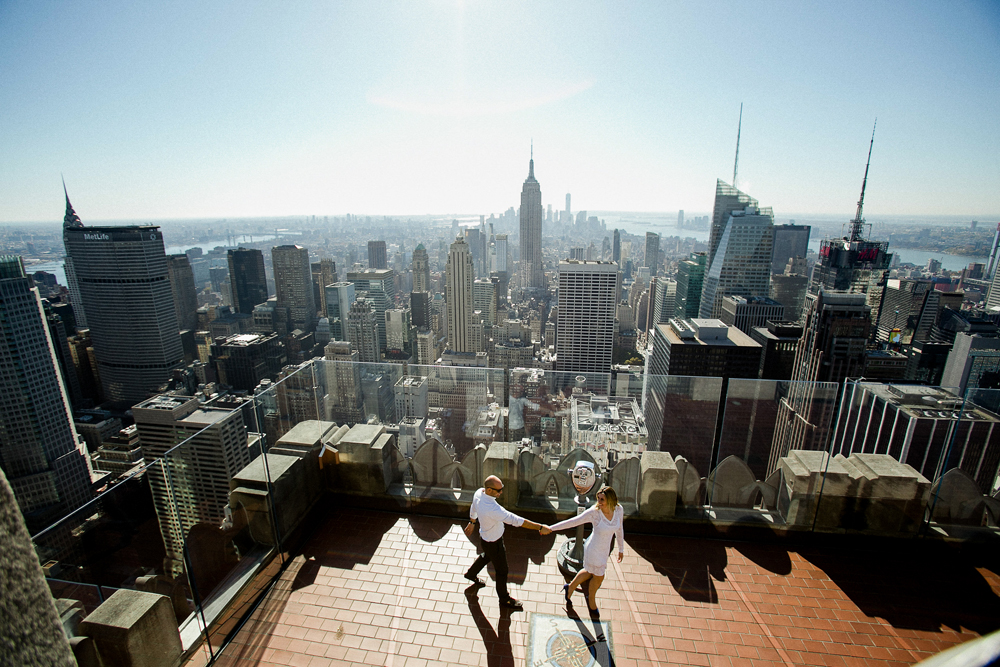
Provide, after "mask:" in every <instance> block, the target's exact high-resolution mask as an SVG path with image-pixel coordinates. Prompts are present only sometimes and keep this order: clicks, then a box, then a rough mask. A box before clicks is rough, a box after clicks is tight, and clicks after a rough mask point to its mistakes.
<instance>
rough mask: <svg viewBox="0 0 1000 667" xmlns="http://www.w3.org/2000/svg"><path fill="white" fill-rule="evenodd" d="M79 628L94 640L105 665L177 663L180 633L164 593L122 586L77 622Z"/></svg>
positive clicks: (129, 666) (132, 666) (158, 666)
mask: <svg viewBox="0 0 1000 667" xmlns="http://www.w3.org/2000/svg"><path fill="white" fill-rule="evenodd" d="M78 631H79V632H80V634H81V635H83V636H85V637H90V638H91V639H93V640H94V642H95V643H96V644H97V650H98V652H99V653H100V655H101V659H102V660H103V662H104V664H106V665H115V666H116V667H176V665H179V664H180V662H181V653H182V651H183V650H182V648H181V637H180V634H179V633H178V632H177V623H176V620H175V619H174V612H173V608H172V607H171V605H170V599H169V598H167V596H165V595H157V594H156V593H146V592H143V591H132V590H127V589H121V590H117V591H115V593H114V595H112V596H111V597H110V598H108V599H107V600H105V601H104V603H103V604H101V606H99V607H98V608H97V609H95V610H94V612H93V613H92V614H91V615H90V616H88V617H87V618H85V619H84V620H83V621H81V622H80V626H79V629H78Z"/></svg>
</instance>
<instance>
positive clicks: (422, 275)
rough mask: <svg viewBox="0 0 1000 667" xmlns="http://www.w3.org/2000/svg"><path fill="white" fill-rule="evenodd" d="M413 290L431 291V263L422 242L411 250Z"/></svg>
mask: <svg viewBox="0 0 1000 667" xmlns="http://www.w3.org/2000/svg"><path fill="white" fill-rule="evenodd" d="M413 291H414V292H430V291H431V263H430V260H429V259H428V257H427V249H426V248H424V244H423V243H420V244H418V245H417V247H416V248H414V250H413Z"/></svg>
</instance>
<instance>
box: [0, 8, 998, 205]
mask: <svg viewBox="0 0 1000 667" xmlns="http://www.w3.org/2000/svg"><path fill="white" fill-rule="evenodd" d="M998 101H1000V3H998V2H994V1H984V2H961V1H949V2H938V1H935V2H895V1H894V2H868V1H865V2H839V1H838V2H832V3H831V2H823V3H807V2H726V3H715V2H683V3H668V2H665V1H657V2H650V3H633V2H629V3H620V2H613V3H595V2H565V3H563V2H530V3H529V2H476V1H472V0H467V1H465V2H461V1H457V2H456V1H454V0H452V1H450V2H445V1H429V2H419V1H407V2H398V3H373V2H356V3H355V2H334V1H332V0H331V1H329V2H316V3H307V2H245V1H244V2H232V3H226V2H203V1H201V2H121V3H117V2H97V1H89V0H88V1H85V2H36V1H29V2H12V1H11V0H0V221H35V220H38V221H41V220H58V219H60V218H61V216H62V201H61V199H62V191H61V185H60V182H59V174H60V172H61V173H64V174H65V176H66V182H67V184H68V186H69V188H70V197H71V198H72V200H73V203H74V205H75V207H76V209H77V211H78V212H79V214H80V215H81V217H82V218H83V219H84V221H85V223H86V221H88V220H116V219H122V220H156V219H165V218H183V217H229V218H232V217H239V216H257V215H290V214H305V215H308V214H315V215H336V214H341V213H346V212H350V213H369V214H405V213H414V214H419V213H447V212H462V213H486V214H488V213H499V212H502V211H503V210H505V209H506V208H507V207H510V206H517V205H518V204H519V195H520V189H521V183H522V182H523V180H524V178H525V176H526V175H527V167H528V151H529V142H530V141H531V140H532V138H533V139H534V146H535V174H536V176H537V177H538V180H539V181H540V183H541V186H542V196H543V203H544V204H552V206H553V208H555V209H561V208H563V206H564V201H565V194H566V193H567V192H571V193H572V194H573V208H574V210H577V209H588V210H631V211H675V210H677V209H678V208H683V209H685V210H687V211H706V210H710V209H711V205H712V198H713V196H714V191H715V179H716V178H722V179H724V180H726V181H730V180H731V179H732V172H733V154H734V151H735V140H736V124H737V118H738V115H739V108H740V103H741V102H743V103H744V111H743V137H742V143H741V147H740V169H739V175H740V178H739V186H740V187H741V189H744V190H746V191H748V192H750V194H752V195H753V196H755V197H757V198H758V199H759V200H760V202H761V203H762V204H763V205H770V206H773V207H774V209H775V213H776V214H777V215H779V216H780V215H784V214H793V213H830V214H841V215H848V216H850V215H851V214H853V212H854V207H855V204H856V201H857V197H858V193H859V190H860V184H861V177H862V174H863V171H864V162H865V157H866V155H867V151H868V141H869V138H870V136H871V130H872V123H873V121H874V119H875V117H876V116H877V117H878V130H877V132H876V136H875V148H874V152H873V155H872V166H871V172H870V176H869V188H868V193H867V196H866V205H865V209H866V212H867V213H868V214H869V217H874V216H877V215H879V214H886V215H889V214H968V215H969V216H970V217H973V216H979V217H980V218H981V219H990V216H994V217H996V216H997V214H1000V104H998Z"/></svg>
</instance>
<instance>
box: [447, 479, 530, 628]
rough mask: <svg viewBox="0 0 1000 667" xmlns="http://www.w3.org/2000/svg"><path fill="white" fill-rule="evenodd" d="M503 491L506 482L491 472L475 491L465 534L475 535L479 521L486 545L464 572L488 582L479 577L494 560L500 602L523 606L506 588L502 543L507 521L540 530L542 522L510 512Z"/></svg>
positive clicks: (480, 583)
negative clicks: (502, 505) (502, 497)
mask: <svg viewBox="0 0 1000 667" xmlns="http://www.w3.org/2000/svg"><path fill="white" fill-rule="evenodd" d="M501 493H503V482H501V481H500V478H499V477H496V476H495V475H490V476H489V477H487V478H486V481H485V482H483V488H481V489H479V490H478V491H476V494H475V495H474V496H473V497H472V506H471V507H470V508H469V525H467V526H466V527H465V534H466V535H468V536H469V537H472V531H473V530H474V529H475V527H476V525H477V524H478V525H479V537H480V540H481V541H482V545H483V553H481V554H480V555H479V557H478V558H477V559H476V560H475V562H474V563H472V567H470V568H469V571H468V572H466V573H465V578H466V579H468V580H469V581H471V582H472V583H474V584H476V585H478V586H485V585H486V582H485V581H483V580H482V578H480V577H479V573H480V572H481V571H482V569H483V568H484V567H486V564H487V563H489V562H491V561H492V562H493V568H494V569H495V570H496V576H497V596H499V598H500V605H501V606H503V607H509V608H511V609H515V610H520V609H523V608H524V607H523V605H522V604H521V603H520V602H519V601H517V600H515V599H514V598H512V597H511V596H510V593H508V592H507V550H506V549H505V548H504V544H503V531H504V524H508V523H509V524H510V525H512V526H521V527H524V528H528V529H530V530H540V529H541V525H539V524H537V523H535V522H533V521H528V520H527V519H525V518H523V517H519V516H518V515H516V514H514V513H513V512H508V511H507V510H506V509H504V508H503V507H501V506H500V504H499V503H498V502H497V498H499V497H500V494H501Z"/></svg>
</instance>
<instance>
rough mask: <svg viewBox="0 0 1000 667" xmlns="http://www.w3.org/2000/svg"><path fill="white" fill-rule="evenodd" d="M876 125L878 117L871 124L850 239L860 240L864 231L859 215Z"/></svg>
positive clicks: (870, 160) (866, 182) (862, 203)
mask: <svg viewBox="0 0 1000 667" xmlns="http://www.w3.org/2000/svg"><path fill="white" fill-rule="evenodd" d="M877 125H878V118H876V119H875V125H872V141H871V143H870V144H868V162H867V163H866V164H865V178H864V180H862V181H861V198H860V199H858V212H857V213H855V214H854V220H851V240H852V241H860V240H861V235H862V233H863V232H864V226H865V220H864V218H862V217H861V213H862V209H864V207H865V186H867V185H868V167H869V166H870V165H871V163H872V146H874V145H875V127H876V126H877Z"/></svg>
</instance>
